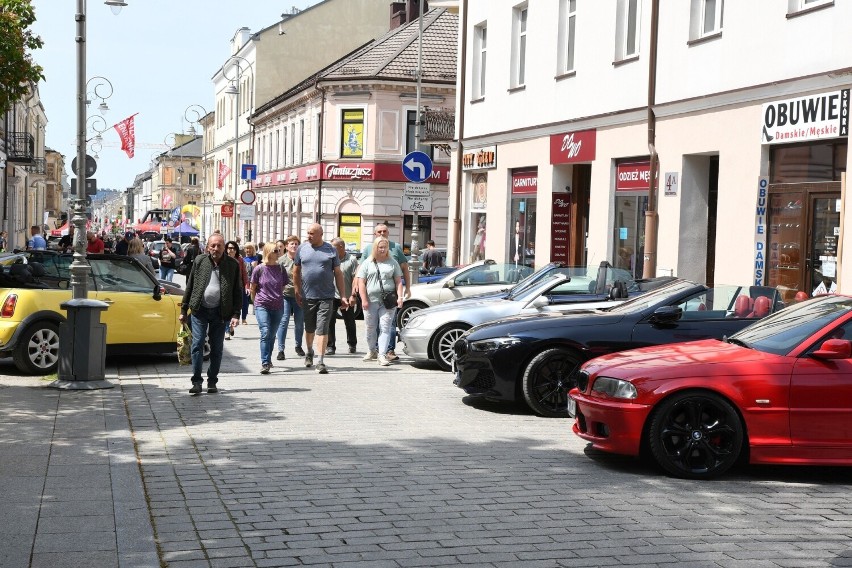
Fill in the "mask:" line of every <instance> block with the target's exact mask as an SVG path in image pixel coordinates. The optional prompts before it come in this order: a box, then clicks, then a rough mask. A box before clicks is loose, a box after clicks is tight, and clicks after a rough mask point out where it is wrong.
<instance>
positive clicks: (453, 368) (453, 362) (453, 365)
mask: <svg viewBox="0 0 852 568" xmlns="http://www.w3.org/2000/svg"><path fill="white" fill-rule="evenodd" d="M450 369H451V371H452V373H453V374H454V375H458V374H459V369H458V367H456V358H455V357H453V358H452V359H451V360H450Z"/></svg>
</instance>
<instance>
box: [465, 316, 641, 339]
mask: <svg viewBox="0 0 852 568" xmlns="http://www.w3.org/2000/svg"><path fill="white" fill-rule="evenodd" d="M623 317H624V316H622V315H621V314H610V313H609V312H605V311H600V310H594V309H588V310H575V311H572V312H570V313H567V314H563V313H559V312H542V313H538V314H525V315H520V316H512V317H508V318H503V319H501V320H499V321H494V322H489V323H484V324H481V325H478V326H476V327H473V328H471V330H470V332H469V334H468V337H469V338H470V339H471V340H473V341H476V340H479V339H488V338H491V337H504V336H508V335H513V336H518V335H524V334H525V333H526V332H529V331H533V330H534V331H536V332H540V331H542V330H548V329H564V328H570V327H574V326H580V325H581V326H590V325H612V324H614V323H618V322H619V321H621V320H622V318H623Z"/></svg>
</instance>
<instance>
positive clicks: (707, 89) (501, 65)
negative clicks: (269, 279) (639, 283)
mask: <svg viewBox="0 0 852 568" xmlns="http://www.w3.org/2000/svg"><path fill="white" fill-rule="evenodd" d="M461 13H462V14H463V15H465V16H466V17H465V19H464V21H463V22H462V26H463V33H462V34H461V35H462V40H461V42H460V48H461V53H463V54H464V57H463V58H462V62H463V64H462V65H463V70H464V72H463V74H462V76H463V83H461V84H460V88H459V99H458V105H460V107H459V108H462V107H463V110H462V112H460V113H459V116H460V117H463V119H460V120H459V121H458V122H457V125H456V128H457V136H458V137H459V139H460V143H459V148H458V150H457V152H456V154H455V155H454V160H453V165H454V168H455V170H454V171H455V172H456V173H455V174H454V175H453V176H452V181H453V185H452V187H451V193H453V195H454V196H457V199H454V200H452V203H451V206H452V209H451V217H452V218H453V226H454V231H453V232H452V233H451V250H452V251H453V252H454V253H455V254H456V255H457V257H458V259H460V260H461V261H468V260H471V259H473V258H481V257H488V258H494V259H496V260H498V261H508V262H512V261H515V262H518V263H520V264H527V265H531V266H532V265H534V266H541V265H543V264H545V263H547V262H549V261H553V260H559V261H563V262H568V263H572V264H597V263H598V262H599V261H601V260H608V261H610V262H611V263H613V265H614V266H618V267H621V268H625V269H627V270H630V271H631V272H632V273H633V274H634V275H635V276H637V277H641V276H654V275H659V274H666V275H668V274H674V275H678V276H682V277H686V278H690V279H694V280H697V281H701V282H707V283H713V282H744V281H755V282H760V283H765V284H769V285H773V286H779V287H780V288H781V289H782V290H783V291H784V293H785V294H786V295H792V294H794V293H795V291H798V290H804V291H806V292H808V293H809V294H812V293H815V292H816V293H819V292H820V291H821V290H822V289H825V290H831V289H838V288H839V287H840V285H841V282H842V276H843V274H844V268H843V267H844V266H846V267H847V269H846V270H852V261H847V262H846V263H844V262H843V250H844V247H843V241H844V238H845V237H844V232H843V225H844V223H843V219H844V217H845V215H846V211H847V209H846V207H845V203H846V198H845V191H844V187H845V184H844V181H843V177H844V174H845V168H846V162H847V159H848V144H847V140H848V126H846V124H845V119H844V117H847V116H848V104H849V95H848V93H849V87H850V85H851V84H852V80H850V77H852V75H850V68H852V49H850V48H852V38H850V36H849V35H848V34H846V33H845V31H844V29H843V25H842V22H844V21H847V20H848V18H849V17H850V16H852V6H850V5H849V4H848V3H841V2H833V1H831V0H788V1H787V2H775V3H742V2H737V3H734V2H729V3H725V2H723V1H722V0H716V1H711V0H690V1H688V2H678V1H673V0H659V1H652V0H617V1H616V2H606V3H603V2H577V1H576V0H557V1H554V2H520V3H519V2H512V1H509V0H497V1H494V2H487V3H486V2H470V1H468V2H463V8H462V10H461ZM756 22H759V23H760V32H759V33H757V32H756V31H755V23H756ZM743 53H749V57H748V58H744V57H743V56H742V54H743ZM755 62H757V63H755ZM494 117H499V119H498V120H495V119H494ZM654 173H655V174H656V175H654ZM457 190H458V191H457ZM646 222H650V224H651V225H652V226H653V225H655V224H656V228H657V237H656V238H654V235H653V234H652V233H651V232H650V231H647V230H646ZM646 238H647V242H646ZM845 250H846V251H850V250H852V249H850V248H849V247H848V246H847V247H846V249H845ZM646 257H648V258H650V260H651V262H652V265H653V266H654V274H645V273H644V272H643V270H644V268H645V266H646V264H647V261H646ZM849 278H852V274H850V276H849ZM821 286H822V288H821ZM847 286H852V280H849V279H847Z"/></svg>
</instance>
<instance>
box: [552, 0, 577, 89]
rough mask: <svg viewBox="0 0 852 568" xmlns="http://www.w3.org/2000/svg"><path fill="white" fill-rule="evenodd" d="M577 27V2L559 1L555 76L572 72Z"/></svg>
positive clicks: (569, 0)
mask: <svg viewBox="0 0 852 568" xmlns="http://www.w3.org/2000/svg"><path fill="white" fill-rule="evenodd" d="M576 25H577V0H559V32H558V33H559V46H558V50H559V52H558V54H557V65H558V69H557V70H556V74H557V75H564V74H566V73H571V72H573V71H574V45H575V40H574V36H575V31H574V30H575V28H576Z"/></svg>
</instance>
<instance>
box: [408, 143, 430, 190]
mask: <svg viewBox="0 0 852 568" xmlns="http://www.w3.org/2000/svg"><path fill="white" fill-rule="evenodd" d="M402 173H403V174H404V175H405V177H406V178H407V179H408V181H410V182H413V183H423V182H424V181H426V180H427V179H429V176H431V175H432V159H431V158H430V157H429V155H428V154H425V153H423V152H417V151H415V152H409V153H408V155H406V156H405V159H404V160H403V161H402Z"/></svg>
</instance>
